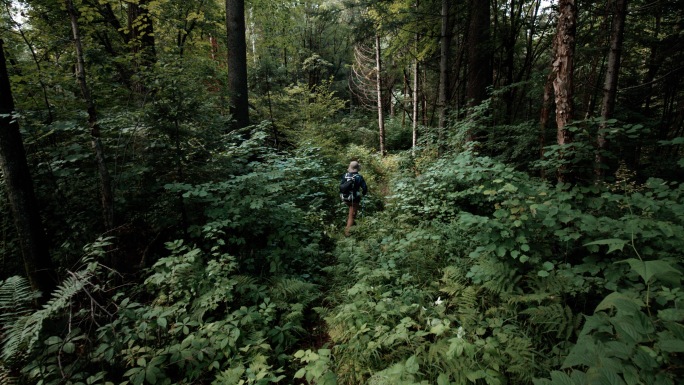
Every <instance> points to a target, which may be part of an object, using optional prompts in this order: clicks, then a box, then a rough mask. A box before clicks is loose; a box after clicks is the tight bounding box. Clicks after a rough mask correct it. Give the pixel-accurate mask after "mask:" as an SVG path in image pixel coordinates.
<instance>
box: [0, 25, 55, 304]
mask: <svg viewBox="0 0 684 385" xmlns="http://www.w3.org/2000/svg"><path fill="white" fill-rule="evenodd" d="M13 113H14V100H13V99H12V89H11V87H10V82H9V76H8V74H7V65H6V63H5V51H4V47H3V41H2V39H0V169H2V173H3V175H4V180H5V185H6V188H7V192H8V195H9V202H10V207H11V210H12V215H13V216H14V225H15V227H16V229H17V238H18V240H19V247H20V249H21V254H22V256H23V259H24V268H25V269H26V275H27V277H28V280H29V282H30V283H31V287H32V288H33V289H34V290H40V291H41V292H43V294H44V298H45V297H47V294H49V293H50V292H51V291H52V290H53V289H54V288H55V285H56V283H57V280H56V278H55V274H54V267H53V265H52V260H51V259H50V253H49V250H48V242H47V240H46V236H45V232H44V231H43V224H42V223H41V219H40V213H39V212H38V204H37V202H36V197H35V193H34V190H33V181H32V179H31V173H30V171H29V167H28V162H27V161H26V151H25V150H24V142H23V140H22V138H21V133H20V132H19V123H17V120H16V117H14V116H13V115H12V114H13Z"/></svg>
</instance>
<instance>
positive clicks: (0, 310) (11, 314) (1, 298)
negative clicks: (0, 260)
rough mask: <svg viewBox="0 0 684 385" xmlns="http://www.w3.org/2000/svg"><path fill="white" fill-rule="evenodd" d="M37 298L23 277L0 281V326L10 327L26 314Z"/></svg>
mask: <svg viewBox="0 0 684 385" xmlns="http://www.w3.org/2000/svg"><path fill="white" fill-rule="evenodd" d="M39 296H40V293H38V292H35V291H33V289H31V285H30V284H29V281H28V280H27V279H26V278H24V277H19V276H13V277H9V278H7V279H6V280H5V281H0V326H2V325H11V324H13V323H14V321H16V319H17V318H19V317H21V316H24V315H26V314H28V313H29V312H30V311H31V310H32V307H33V301H34V300H35V299H37V298H38V297H39Z"/></svg>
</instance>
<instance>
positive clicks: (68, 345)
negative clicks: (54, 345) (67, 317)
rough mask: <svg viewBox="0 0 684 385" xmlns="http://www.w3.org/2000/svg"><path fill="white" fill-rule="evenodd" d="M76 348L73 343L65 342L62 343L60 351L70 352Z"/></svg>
mask: <svg viewBox="0 0 684 385" xmlns="http://www.w3.org/2000/svg"><path fill="white" fill-rule="evenodd" d="M75 350H76V346H75V345H74V343H73V342H67V343H65V344H64V346H63V347H62V351H63V352H64V353H66V354H71V353H73V352H74V351H75Z"/></svg>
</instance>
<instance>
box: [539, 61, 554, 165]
mask: <svg viewBox="0 0 684 385" xmlns="http://www.w3.org/2000/svg"><path fill="white" fill-rule="evenodd" d="M554 51H555V49H554ZM554 77H555V74H554V73H553V71H551V72H549V75H548V76H547V78H546V84H544V96H543V100H542V107H541V112H540V114H539V159H544V158H545V156H544V147H545V146H546V130H547V129H548V127H549V117H550V115H551V108H552V107H553V79H554ZM540 176H541V177H542V178H545V177H546V172H545V171H544V169H543V168H542V169H541V172H540Z"/></svg>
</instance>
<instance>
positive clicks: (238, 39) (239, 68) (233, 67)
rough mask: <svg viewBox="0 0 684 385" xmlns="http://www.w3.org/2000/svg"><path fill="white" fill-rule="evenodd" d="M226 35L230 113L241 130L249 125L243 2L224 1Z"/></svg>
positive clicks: (234, 0) (237, 0) (236, 126)
mask: <svg viewBox="0 0 684 385" xmlns="http://www.w3.org/2000/svg"><path fill="white" fill-rule="evenodd" d="M226 33H227V43H226V45H227V48H228V89H229V91H230V112H231V114H232V115H233V119H235V128H242V127H246V126H248V125H249V102H248V93H247V42H246V40H245V1H244V0H226Z"/></svg>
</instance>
